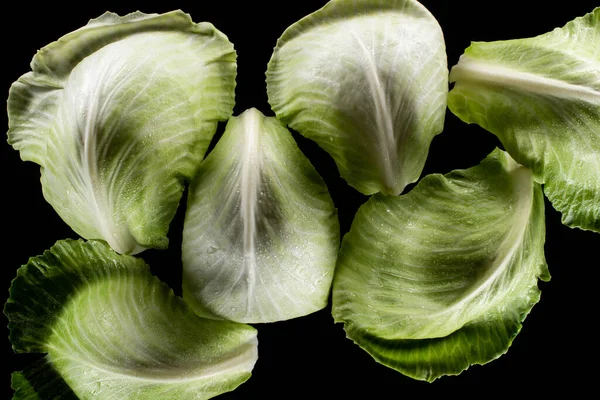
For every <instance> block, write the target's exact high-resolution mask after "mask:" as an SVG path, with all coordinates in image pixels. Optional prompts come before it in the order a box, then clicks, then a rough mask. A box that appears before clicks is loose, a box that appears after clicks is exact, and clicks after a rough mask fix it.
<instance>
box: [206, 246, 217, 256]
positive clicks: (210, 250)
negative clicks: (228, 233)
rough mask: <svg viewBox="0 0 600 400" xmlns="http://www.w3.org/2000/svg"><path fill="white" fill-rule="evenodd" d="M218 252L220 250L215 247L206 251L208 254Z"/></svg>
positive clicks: (209, 247) (210, 247)
mask: <svg viewBox="0 0 600 400" xmlns="http://www.w3.org/2000/svg"><path fill="white" fill-rule="evenodd" d="M217 250H219V249H218V248H216V247H215V246H208V249H207V250H206V253H207V254H215V253H216V252H217Z"/></svg>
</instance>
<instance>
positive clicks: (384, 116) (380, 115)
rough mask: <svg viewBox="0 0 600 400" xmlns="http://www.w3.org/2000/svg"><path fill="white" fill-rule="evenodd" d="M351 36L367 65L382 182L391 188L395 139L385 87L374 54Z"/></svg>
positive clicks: (392, 185)
mask: <svg viewBox="0 0 600 400" xmlns="http://www.w3.org/2000/svg"><path fill="white" fill-rule="evenodd" d="M352 36H353V37H354V39H355V40H356V42H357V43H358V46H359V48H360V49H361V51H362V53H363V59H364V61H365V64H366V67H367V74H366V77H367V81H368V83H369V88H370V89H371V92H372V94H373V102H374V103H375V121H376V124H377V139H378V141H379V147H380V149H381V152H382V153H383V157H382V160H383V173H384V182H385V184H386V186H387V187H389V188H393V187H394V186H395V184H394V168H393V158H394V157H395V154H396V153H395V149H396V139H395V136H394V124H393V118H392V114H391V110H390V107H389V106H388V104H387V101H386V95H385V88H384V87H383V84H382V83H381V80H380V79H379V72H378V70H377V65H375V59H374V55H373V54H372V53H371V52H370V51H369V49H367V47H366V46H365V44H364V43H363V41H362V40H361V39H360V38H359V37H358V35H357V34H356V32H352Z"/></svg>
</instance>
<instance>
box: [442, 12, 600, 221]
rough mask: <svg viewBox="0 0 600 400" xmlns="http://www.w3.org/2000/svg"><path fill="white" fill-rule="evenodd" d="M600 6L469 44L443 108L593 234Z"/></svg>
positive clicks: (599, 209)
mask: <svg viewBox="0 0 600 400" xmlns="http://www.w3.org/2000/svg"><path fill="white" fill-rule="evenodd" d="M599 46H600V8H597V9H595V10H594V11H593V12H591V13H589V14H587V15H585V16H583V17H580V18H576V19H575V20H573V21H571V22H569V23H568V24H566V25H565V26H564V27H563V28H557V29H555V30H553V31H552V32H549V33H546V34H543V35H540V36H537V37H533V38H528V39H518V40H507V41H498V42H490V43H473V44H472V45H471V47H469V48H468V49H467V50H465V53H464V54H463V55H462V56H461V58H460V60H459V62H458V64H457V65H456V66H454V67H453V68H452V72H451V74H450V80H451V81H452V82H454V88H453V89H452V91H451V92H450V95H449V96H450V97H449V101H448V106H449V107H450V110H451V111H452V112H453V113H454V114H456V115H457V116H458V117H459V118H461V119H462V120H463V121H465V122H469V123H477V124H479V125H481V126H482V127H484V128H485V129H487V130H488V131H490V132H492V133H493V134H495V135H496V136H498V138H499V139H500V141H501V142H502V144H503V145H504V147H505V148H506V150H507V151H508V152H509V153H510V154H511V156H512V157H513V158H514V159H515V160H517V162H519V163H520V164H522V165H525V166H527V167H528V168H531V169H532V170H533V173H534V176H535V179H536V180H537V181H538V182H540V183H542V184H544V193H545V194H546V195H547V196H548V199H550V201H551V202H552V205H553V206H554V207H555V208H556V209H557V210H558V211H560V212H561V213H562V221H563V223H564V224H566V225H569V226H571V227H579V228H582V229H589V230H593V231H596V232H600V174H599V173H598V171H599V170H600V53H599V52H598V48H599Z"/></svg>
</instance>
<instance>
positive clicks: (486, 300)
mask: <svg viewBox="0 0 600 400" xmlns="http://www.w3.org/2000/svg"><path fill="white" fill-rule="evenodd" d="M544 235H545V225H544V201H543V195H542V192H541V188H540V185H539V184H537V183H535V182H534V180H533V177H532V173H531V171H530V170H529V169H527V168H525V167H523V166H521V165H519V164H517V163H516V162H515V161H514V160H512V158H510V156H509V155H508V154H507V153H505V152H503V151H500V150H498V149H497V150H495V151H494V152H492V153H491V154H490V155H489V156H488V157H487V158H486V159H485V160H484V161H483V162H482V163H481V164H480V165H478V166H476V167H473V168H470V169H467V170H457V171H453V172H451V173H449V174H447V175H445V176H442V175H439V174H434V175H429V176H426V177H425V178H423V179H422V180H421V181H420V182H419V183H418V184H417V186H416V187H415V188H414V189H412V190H411V191H410V193H408V194H406V195H402V196H399V197H386V196H382V195H375V196H373V197H372V198H371V199H369V200H368V201H367V203H365V204H364V205H363V206H361V208H360V209H359V211H358V213H357V215H356V218H355V220H354V222H353V224H352V228H351V229H350V232H349V233H348V234H347V235H346V236H345V237H344V240H343V241H342V248H341V250H340V256H339V258H338V264H337V269H336V275H335V280H334V284H333V315H334V318H335V320H336V321H337V322H343V323H344V329H345V330H346V332H347V335H348V337H349V338H350V339H352V340H353V341H355V342H356V343H357V344H358V345H359V346H360V347H362V348H363V349H365V350H366V351H367V352H369V353H370V354H371V355H372V356H373V357H374V358H375V359H376V360H377V361H378V362H380V363H382V364H384V365H386V366H388V367H391V368H394V369H396V370H398V371H400V372H402V373H403V374H406V375H408V376H411V377H413V378H416V379H421V380H427V381H432V380H434V379H436V378H438V377H440V376H442V375H455V374H458V373H460V372H461V371H463V370H464V369H466V368H467V367H469V365H471V364H484V363H486V362H488V361H491V360H493V359H495V358H497V357H499V356H500V355H501V354H503V353H505V352H506V351H507V349H508V347H509V346H510V344H511V343H512V341H513V339H514V337H515V336H516V335H517V333H518V332H519V330H520V329H521V323H522V321H523V319H524V318H525V316H526V315H527V314H528V313H529V311H530V310H531V308H532V307H533V305H534V304H535V303H537V302H538V300H539V297H540V291H539V290H538V287H537V282H538V278H540V279H543V280H547V279H549V278H550V276H549V273H548V269H547V266H546V261H545V258H544V240H545V237H544Z"/></svg>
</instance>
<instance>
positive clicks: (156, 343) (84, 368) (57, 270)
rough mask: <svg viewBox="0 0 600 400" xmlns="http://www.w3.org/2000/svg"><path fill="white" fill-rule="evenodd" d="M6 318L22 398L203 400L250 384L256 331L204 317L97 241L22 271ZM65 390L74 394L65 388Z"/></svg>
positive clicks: (72, 244) (66, 248)
mask: <svg viewBox="0 0 600 400" xmlns="http://www.w3.org/2000/svg"><path fill="white" fill-rule="evenodd" d="M4 312H5V314H6V315H7V317H8V320H9V328H10V339H11V341H12V343H13V348H14V349H15V351H17V352H41V353H47V356H46V361H47V364H45V365H37V366H34V367H32V368H30V369H28V370H26V371H24V372H23V373H17V374H15V375H13V388H14V389H15V390H16V394H15V396H16V398H24V399H25V398H36V397H35V396H36V395H37V396H39V397H40V398H44V399H46V398H48V396H50V398H57V399H70V398H71V397H70V396H71V394H70V390H72V391H73V392H74V393H75V394H76V395H77V396H78V397H79V398H80V399H111V400H114V399H131V400H134V399H135V400H143V399H149V400H156V399H173V400H175V399H177V400H183V399H190V400H191V399H194V400H197V399H207V398H211V397H213V396H216V395H218V394H220V393H223V392H227V391H230V390H233V389H234V388H236V387H237V386H238V385H239V384H241V383H242V382H244V381H245V380H247V379H248V378H249V376H250V372H251V370H252V368H253V366H254V363H255V362H256V358H257V347H256V346H257V341H256V331H255V330H254V329H253V328H251V327H249V326H246V325H240V324H236V323H233V322H225V321H215V320H210V319H204V318H200V317H198V316H197V315H196V314H195V313H194V312H193V311H192V310H191V309H190V308H189V307H188V306H187V305H186V304H185V303H184V302H183V300H182V299H180V298H178V297H176V296H175V295H174V294H173V292H172V291H171V290H170V289H169V288H168V287H167V286H166V285H165V284H164V283H162V282H161V281H159V280H158V279H157V278H156V277H154V276H153V275H152V274H151V273H150V270H149V269H148V267H147V265H145V263H144V262H143V261H142V260H141V259H136V258H134V257H131V256H125V255H118V254H117V253H115V252H113V251H112V250H111V249H110V248H109V247H108V246H107V245H106V244H105V243H103V242H99V241H91V242H83V241H81V240H80V241H73V240H66V241H59V242H58V243H57V244H56V245H54V246H53V247H52V248H51V249H50V250H48V251H46V252H45V253H44V254H43V255H42V256H39V257H35V258H32V259H30V260H29V262H28V263H27V264H26V265H24V266H22V267H21V268H20V269H19V270H18V275H17V278H16V279H15V280H14V281H13V283H12V286H11V289H10V299H9V300H8V302H7V303H6V306H5V309H4ZM65 382H66V384H68V386H69V387H70V390H67V389H66V386H65Z"/></svg>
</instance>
